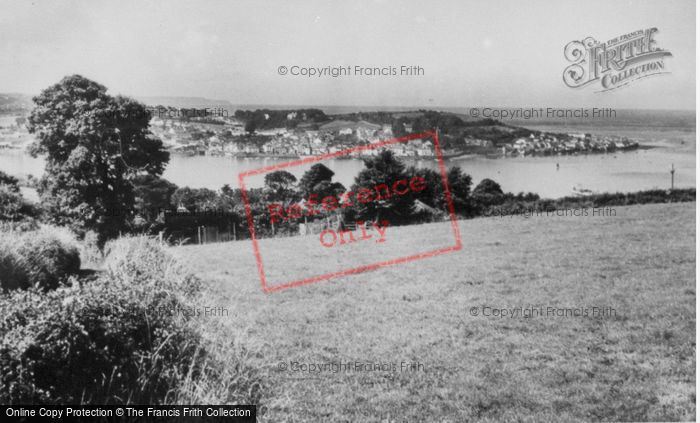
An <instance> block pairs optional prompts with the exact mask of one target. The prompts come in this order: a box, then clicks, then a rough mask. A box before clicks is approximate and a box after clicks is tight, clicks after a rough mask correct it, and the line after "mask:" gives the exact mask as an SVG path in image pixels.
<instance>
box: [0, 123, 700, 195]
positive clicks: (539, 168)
mask: <svg viewBox="0 0 700 423" xmlns="http://www.w3.org/2000/svg"><path fill="white" fill-rule="evenodd" d="M532 128H533V129H540V130H547V131H560V132H564V131H567V130H573V131H580V128H564V127H561V126H558V127H552V126H538V127H535V126H532ZM596 132H597V133H601V134H602V133H611V134H618V135H624V136H629V137H633V138H636V139H638V140H639V141H640V142H641V143H642V144H643V145H645V146H646V147H647V148H642V149H639V150H635V151H628V152H619V153H614V154H591V155H572V156H549V157H509V158H497V159H491V158H485V157H482V156H474V157H467V158H461V159H457V160H449V161H448V162H447V165H448V166H459V167H461V168H462V169H463V170H464V171H465V172H466V173H468V174H469V175H471V176H472V178H473V181H474V184H475V185H476V184H477V183H478V182H479V181H480V180H482V179H484V178H491V179H493V180H495V181H496V182H498V183H499V184H501V186H502V188H503V190H504V191H510V192H514V193H517V192H521V191H522V192H534V193H537V194H539V195H540V196H541V197H546V198H556V197H561V196H565V195H571V194H572V193H573V190H574V188H578V189H589V190H592V191H593V192H618V191H619V192H632V191H638V190H645V189H653V188H662V189H667V188H670V186H671V174H670V170H671V165H673V166H674V167H675V170H676V171H675V187H677V188H685V187H695V130H694V128H692V130H689V129H687V128H684V129H669V128H662V129H654V128H633V129H630V128H625V129H614V128H606V129H605V130H601V131H596ZM286 161H289V159H284V160H278V159H272V158H233V157H214V156H195V157H189V156H182V155H176V154H173V155H171V159H170V163H169V164H168V166H167V168H166V170H165V173H164V175H163V176H164V177H165V178H166V179H168V180H170V181H171V182H173V183H175V184H177V185H179V186H189V187H206V188H211V189H219V188H221V187H222V186H223V185H224V184H229V185H231V186H232V187H234V188H235V187H237V186H238V173H239V172H242V171H245V170H250V169H256V168H259V167H263V166H269V165H272V164H276V163H282V162H286ZM324 164H326V165H327V166H328V167H329V168H331V169H332V170H333V171H334V172H335V173H336V176H335V179H336V180H337V181H339V182H341V183H342V184H344V185H345V186H346V187H349V186H350V185H352V182H353V179H354V177H355V175H357V173H358V172H359V171H360V170H361V169H363V167H364V166H363V163H362V161H360V160H331V161H327V162H324ZM407 164H412V165H417V166H424V167H430V168H434V169H437V163H436V162H435V161H433V160H422V161H410V162H407ZM557 164H559V167H558V168H557ZM43 166H44V162H43V159H41V158H33V157H30V156H29V155H27V154H26V153H25V152H24V151H21V150H7V149H6V150H0V170H2V171H4V172H7V173H9V174H13V175H27V174H32V175H35V176H40V175H41V174H42V173H43ZM310 166H311V164H308V165H305V166H300V167H293V168H289V169H287V170H289V171H290V172H291V173H293V174H295V175H296V176H297V177H300V176H301V174H302V173H303V172H304V171H305V170H306V169H308V168H309V167H310ZM262 178H263V176H262V175H261V176H259V177H254V178H251V179H250V180H247V182H246V183H247V185H248V187H256V186H261V185H262Z"/></svg>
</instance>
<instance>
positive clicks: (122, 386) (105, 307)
mask: <svg viewBox="0 0 700 423" xmlns="http://www.w3.org/2000/svg"><path fill="white" fill-rule="evenodd" d="M113 251H114V253H113V255H112V257H111V258H110V262H111V263H112V264H113V265H114V267H112V268H111V269H110V271H109V272H108V274H107V275H105V276H103V277H100V278H98V279H97V280H95V281H92V282H90V283H87V284H84V286H79V284H74V286H72V287H63V288H60V289H58V290H55V291H50V292H48V293H42V292H40V291H39V290H37V289H30V290H27V291H15V292H12V293H11V294H9V295H4V296H3V297H2V299H1V301H0V315H1V316H2V321H1V322H0V331H1V332H2V335H3V336H2V344H1V345H0V385H2V386H3V388H2V390H0V403H3V404H38V403H41V404H51V403H57V404H58V403H63V404H65V403H95V404H110V403H142V404H150V403H158V402H162V401H163V400H164V399H165V398H166V397H167V395H168V392H169V390H170V389H171V388H172V387H173V386H176V385H177V383H176V382H175V381H177V380H179V379H181V378H182V375H184V374H187V373H188V372H189V373H191V374H193V375H194V376H197V375H198V373H200V371H201V370H200V369H199V368H198V366H197V365H194V367H192V366H193V363H201V362H202V361H203V360H202V359H201V357H199V356H200V355H202V354H204V352H203V350H202V349H201V348H200V336H199V335H198V333H197V332H196V331H195V330H194V329H193V328H192V327H191V326H189V325H188V318H187V316H186V315H185V314H183V313H175V312H174V310H177V309H185V308H186V307H187V303H185V301H184V299H185V297H186V296H192V295H195V293H196V291H197V290H198V283H197V281H196V279H195V278H194V277H193V276H191V275H189V274H187V273H186V272H184V271H183V270H182V269H181V268H179V267H178V266H176V265H175V263H174V262H173V261H172V259H170V258H169V257H168V256H167V255H166V254H165V253H164V252H163V251H162V249H160V248H159V247H158V246H157V245H156V244H155V243H154V242H150V241H136V242H131V240H123V241H121V242H119V243H117V245H116V246H115V248H113Z"/></svg>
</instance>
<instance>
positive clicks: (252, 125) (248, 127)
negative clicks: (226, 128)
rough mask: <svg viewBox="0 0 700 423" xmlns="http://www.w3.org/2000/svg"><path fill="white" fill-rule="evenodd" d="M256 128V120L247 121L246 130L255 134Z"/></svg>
mask: <svg viewBox="0 0 700 423" xmlns="http://www.w3.org/2000/svg"><path fill="white" fill-rule="evenodd" d="M256 129H257V126H256V125H255V121H253V120H249V121H248V122H246V124H245V131H246V132H247V133H248V134H250V135H252V134H254V133H255V130H256Z"/></svg>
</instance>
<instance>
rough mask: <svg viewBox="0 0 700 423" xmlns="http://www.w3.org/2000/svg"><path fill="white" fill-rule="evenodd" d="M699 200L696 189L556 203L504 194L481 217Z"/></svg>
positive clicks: (598, 196) (567, 199) (481, 205)
mask: <svg viewBox="0 0 700 423" xmlns="http://www.w3.org/2000/svg"><path fill="white" fill-rule="evenodd" d="M691 201H695V188H687V189H675V190H661V189H657V190H647V191H638V192H631V193H619V192H618V193H604V194H593V195H586V196H579V197H562V198H558V199H556V200H550V199H540V198H539V197H538V196H536V195H534V194H527V195H523V194H518V195H513V194H503V195H501V196H499V197H498V199H497V201H493V200H492V201H491V202H488V203H479V204H477V207H476V210H477V215H480V216H499V215H514V214H521V213H533V212H546V211H554V210H564V209H574V208H593V207H612V206H630V205H634V204H653V203H681V202H691Z"/></svg>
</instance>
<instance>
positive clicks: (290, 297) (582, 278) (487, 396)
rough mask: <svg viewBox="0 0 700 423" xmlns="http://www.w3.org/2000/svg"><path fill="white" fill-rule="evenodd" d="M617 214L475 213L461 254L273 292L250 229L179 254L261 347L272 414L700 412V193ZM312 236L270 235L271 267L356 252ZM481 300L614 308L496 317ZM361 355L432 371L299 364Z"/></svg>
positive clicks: (419, 231) (572, 416)
mask: <svg viewBox="0 0 700 423" xmlns="http://www.w3.org/2000/svg"><path fill="white" fill-rule="evenodd" d="M615 212H616V215H615V216H608V217H590V216H589V217H545V216H542V217H532V218H528V219H526V218H522V217H519V218H499V217H492V218H482V219H474V220H468V221H462V222H460V225H459V226H460V230H461V233H462V237H463V239H464V248H463V249H462V250H461V251H458V252H454V253H450V254H446V255H441V256H437V257H433V258H428V259H425V260H421V261H417V262H413V263H408V264H401V265H396V266H393V267H387V268H383V269H380V270H377V271H373V272H369V273H361V274H357V275H353V276H348V277H343V278H339V279H335V280H332V281H326V282H320V283H317V284H312V285H308V286H304V287H299V288H292V289H288V290H284V291H280V292H276V293H272V294H265V293H263V292H262V290H261V288H260V283H259V279H258V273H257V269H256V265H255V260H254V257H253V253H252V248H251V246H250V242H249V241H239V242H231V243H223V244H210V245H204V246H183V247H177V248H173V251H174V252H175V254H176V255H177V256H178V257H180V258H181V259H182V260H184V261H186V262H189V263H190V264H191V265H192V266H193V267H194V269H195V271H196V273H197V274H198V275H200V276H201V277H202V278H203V279H204V280H205V281H206V283H207V285H208V287H209V289H210V292H211V304H203V306H205V305H206V306H215V305H218V306H222V307H225V308H226V309H227V310H228V312H229V315H228V317H216V318H210V319H217V321H220V322H221V323H223V324H226V325H229V326H230V328H231V336H232V337H236V336H243V337H244V338H245V342H248V345H249V347H250V348H251V350H252V351H255V352H256V354H252V355H251V359H252V360H255V361H256V362H257V365H258V366H259V367H260V368H262V369H263V370H264V372H266V373H267V376H268V377H269V379H270V387H271V390H270V392H269V394H268V400H267V403H266V404H265V405H266V409H267V411H266V413H267V414H266V417H268V418H269V419H270V421H288V420H290V419H293V421H358V420H363V421H381V420H382V419H385V421H425V420H426V419H427V417H428V416H435V417H437V418H435V419H434V420H436V421H466V420H478V421H515V420H517V419H519V418H525V419H531V420H532V421H569V420H587V421H600V420H608V421H609V420H613V421H617V420H636V421H643V420H656V421H667V420H687V419H691V420H692V419H694V418H695V405H694V402H695V376H694V375H695V363H694V354H695V295H696V293H695V265H696V263H695V220H694V216H695V203H685V204H656V205H645V206H629V207H617V208H615ZM391 229H394V228H391ZM399 233H400V234H401V236H402V237H403V241H402V246H393V247H392V248H409V247H415V246H416V245H423V244H425V243H426V242H427V241H426V239H428V238H430V239H431V240H432V241H430V242H435V243H436V244H440V243H443V244H444V245H447V244H448V243H449V242H450V236H451V235H450V231H449V229H448V230H445V225H444V224H430V225H419V226H411V227H403V228H398V229H395V234H399ZM389 234H391V233H389ZM309 238H311V237H309ZM387 239H388V238H387ZM312 241H313V240H310V239H305V238H303V237H295V238H287V239H274V240H266V242H267V243H268V244H269V245H268V246H267V247H268V250H267V253H268V255H266V256H265V255H264V259H265V260H266V264H270V265H271V266H273V265H275V264H281V265H285V266H287V267H289V269H290V272H292V271H293V270H295V269H296V270H299V269H301V270H303V269H305V268H317V267H324V266H326V267H332V266H333V265H337V264H342V263H340V262H339V260H340V261H342V260H348V257H346V255H344V254H341V255H338V254H335V253H334V254H331V253H328V254H326V255H325V256H324V255H321V254H320V253H319V254H315V255H314V254H313V252H312V251H311V250H310V246H311V245H312V244H313V242H312ZM411 242H412V243H413V246H411V245H406V244H410V243H411ZM378 245H379V244H378ZM265 248H266V247H265V246H263V254H265ZM349 254H350V255H351V256H350V258H353V257H359V256H352V254H362V253H361V252H360V251H357V252H350V253H349ZM341 256H342V257H343V258H339V257H341ZM304 257H306V259H305V260H304V259H303V258H304ZM300 261H301V263H300ZM473 307H476V311H477V313H476V314H478V315H477V316H473V315H471V310H472V308H473ZM484 307H492V308H498V309H500V308H505V309H513V308H516V309H517V308H520V307H522V308H531V307H535V308H538V309H539V307H543V308H544V309H545V310H546V308H547V307H552V308H554V309H562V308H570V309H583V308H586V309H587V310H591V307H599V308H601V309H605V308H606V307H609V308H612V309H614V310H615V313H614V314H612V313H611V312H610V311H608V315H607V316H605V317H602V318H600V317H597V318H594V317H590V316H589V317H574V316H569V317H557V316H549V317H547V316H535V317H528V318H525V317H523V316H522V315H517V316H514V317H510V316H509V317H504V318H497V317H485V316H484V313H491V314H493V311H489V309H485V308H484ZM608 310H609V309H608ZM202 318H205V317H202ZM355 361H359V362H362V363H367V362H371V363H388V364H392V363H393V364H395V365H397V366H399V365H400V363H401V362H411V363H420V364H421V365H422V366H419V367H418V368H417V370H415V371H403V372H402V371H400V369H397V370H396V371H382V370H381V369H379V370H375V371H340V372H333V371H323V372H317V373H309V372H306V373H304V372H301V371H291V370H290V369H291V368H292V367H294V366H296V364H295V363H299V364H302V363H305V364H311V363H331V362H335V363H338V362H344V363H346V362H355ZM284 367H286V368H287V370H281V369H282V368H284ZM326 370H329V369H328V368H327V369H326ZM385 370H386V369H385Z"/></svg>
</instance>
